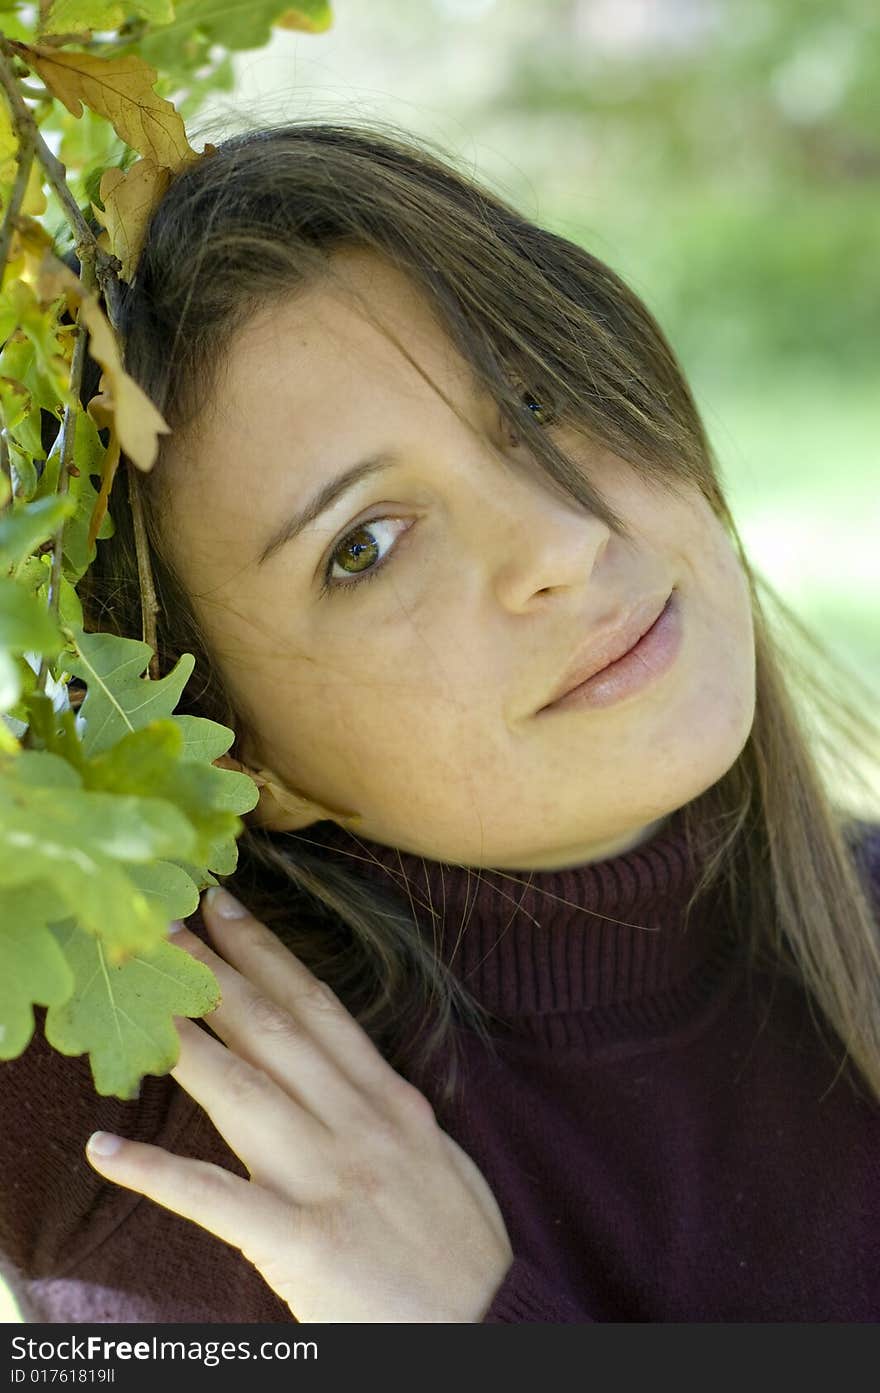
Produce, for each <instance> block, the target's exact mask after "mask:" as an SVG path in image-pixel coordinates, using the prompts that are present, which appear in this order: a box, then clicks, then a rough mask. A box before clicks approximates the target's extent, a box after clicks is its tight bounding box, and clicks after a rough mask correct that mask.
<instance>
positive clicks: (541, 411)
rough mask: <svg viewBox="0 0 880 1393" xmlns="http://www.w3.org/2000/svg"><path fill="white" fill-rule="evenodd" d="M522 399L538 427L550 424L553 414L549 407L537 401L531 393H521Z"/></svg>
mask: <svg viewBox="0 0 880 1393" xmlns="http://www.w3.org/2000/svg"><path fill="white" fill-rule="evenodd" d="M522 399H523V403H524V404H525V405H526V406H527V407H528V409H529V411H531V413H532V415H533V416H534V417H535V420H536V421H537V422H538V424H539V425H541V426H546V425H549V424H550V422H551V420H552V419H553V413H552V412H551V410H550V408H549V406H546V405H545V404H544V403H543V402H540V401H537V400H536V398H535V397H533V396H532V394H531V392H523V394H522Z"/></svg>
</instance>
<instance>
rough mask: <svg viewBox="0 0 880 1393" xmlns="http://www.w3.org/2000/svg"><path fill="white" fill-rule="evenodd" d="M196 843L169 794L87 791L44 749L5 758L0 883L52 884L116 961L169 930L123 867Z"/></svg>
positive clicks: (0, 769)
mask: <svg viewBox="0 0 880 1393" xmlns="http://www.w3.org/2000/svg"><path fill="white" fill-rule="evenodd" d="M195 841H196V836H195V832H194V829H193V828H192V826H191V825H190V823H189V822H188V821H187V819H186V818H185V817H184V816H183V814H182V813H181V812H179V810H178V809H177V808H175V807H173V806H172V805H171V804H170V803H167V802H165V801H164V800H163V799H160V798H136V797H128V796H124V795H121V794H110V793H97V792H92V791H90V790H87V789H83V788H82V786H81V782H80V776H79V774H78V773H77V771H76V770H75V769H74V768H73V766H72V765H71V764H69V763H68V762H67V760H65V759H63V758H62V757H61V756H60V755H56V754H53V753H52V752H51V751H48V750H24V751H22V752H21V753H20V754H18V755H17V756H14V757H12V758H10V757H8V756H3V755H2V754H0V888H2V890H3V892H4V894H5V892H6V890H7V889H8V888H9V887H15V886H18V885H23V884H27V883H28V882H29V881H35V882H38V883H40V882H44V883H48V884H49V885H51V887H52V888H53V889H54V890H55V892H56V893H57V895H58V897H59V898H60V899H61V900H62V901H63V903H64V905H65V906H66V908H67V910H68V912H69V913H71V914H74V915H76V916H77V918H78V920H79V922H80V923H81V924H82V925H83V926H84V927H85V928H86V929H88V931H89V932H90V933H92V934H94V935H95V936H96V937H99V938H103V939H104V940H105V942H106V944H107V952H108V955H109V957H110V959H111V960H112V961H114V962H119V961H122V960H123V959H124V958H125V957H126V956H128V955H129V954H131V953H132V952H134V951H136V950H139V949H142V948H146V947H150V946H151V945H153V944H154V943H156V942H157V941H159V939H160V938H161V936H162V934H163V933H164V932H165V930H166V929H167V919H166V918H165V917H164V916H163V915H162V914H161V913H160V912H159V911H158V909H157V907H156V906H155V904H152V903H151V902H150V901H149V900H148V899H147V898H146V896H145V895H144V894H142V893H141V891H140V890H139V889H138V888H137V886H136V885H135V884H134V883H133V881H132V880H131V878H130V876H129V875H128V874H127V870H126V866H127V864H128V863H129V862H150V861H154V860H156V859H160V858H166V857H170V856H179V855H184V856H187V855H190V854H191V852H192V848H193V845H194V843H195Z"/></svg>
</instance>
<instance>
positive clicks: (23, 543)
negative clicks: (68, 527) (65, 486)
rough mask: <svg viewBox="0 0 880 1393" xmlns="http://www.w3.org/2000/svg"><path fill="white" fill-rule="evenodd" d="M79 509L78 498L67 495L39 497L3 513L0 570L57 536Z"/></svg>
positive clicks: (6, 569) (0, 518)
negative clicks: (77, 505) (63, 524)
mask: <svg viewBox="0 0 880 1393" xmlns="http://www.w3.org/2000/svg"><path fill="white" fill-rule="evenodd" d="M75 512H76V499H74V498H70V497H68V496H67V495H65V494H53V495H52V497H51V498H38V499H36V500H35V501H34V502H33V503H26V504H24V505H21V506H18V507H15V508H13V509H12V512H8V511H7V512H5V513H4V514H3V515H2V516H0V569H2V570H5V571H8V570H9V568H10V567H11V566H18V565H20V563H21V562H22V561H23V560H24V559H25V557H26V556H28V555H29V554H30V553H31V552H32V551H34V549H35V548H36V547H38V546H40V544H41V543H42V542H46V541H48V540H49V538H50V537H52V536H54V534H55V532H57V530H58V526H59V524H60V523H61V521H62V520H63V519H64V518H66V517H70V516H71V515H72V514H73V513H75Z"/></svg>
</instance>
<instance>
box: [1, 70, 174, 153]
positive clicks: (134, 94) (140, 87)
mask: <svg viewBox="0 0 880 1393" xmlns="http://www.w3.org/2000/svg"><path fill="white" fill-rule="evenodd" d="M9 47H10V48H12V49H14V50H15V52H16V53H18V54H19V55H20V56H21V57H22V58H23V59H24V61H25V62H26V63H27V64H28V66H29V67H31V68H33V69H34V71H35V72H37V73H39V75H40V77H41V78H42V79H43V81H44V82H45V84H46V86H47V87H48V88H49V90H50V92H51V93H52V95H53V96H55V97H57V98H58V100H59V101H60V102H63V103H64V105H65V106H66V107H67V109H68V111H69V112H70V113H71V115H72V116H77V117H78V116H81V115H82V109H83V106H87V107H88V108H89V110H90V111H94V112H96V113H97V114H98V115H99V116H104V117H106V118H107V120H108V121H109V122H110V123H111V125H112V126H113V129H114V130H115V131H116V134H117V135H118V136H119V138H120V139H121V140H124V141H125V143H126V145H130V146H131V147H132V149H134V150H137V151H138V153H139V154H141V155H145V156H147V157H148V158H149V159H152V160H155V161H156V164H158V165H162V166H163V167H164V168H166V169H179V168H181V167H182V166H183V165H185V164H188V163H189V162H190V161H191V160H195V159H198V158H199V156H198V154H197V152H196V151H195V150H194V149H193V148H192V146H191V145H190V143H189V141H188V140H187V137H186V130H185V129H184V124H183V118H182V117H181V115H180V113H179V112H178V111H176V110H175V108H174V106H173V104H172V103H171V102H169V101H166V100H165V98H164V97H160V96H159V94H158V93H157V92H154V91H153V84H154V83H155V81H156V78H157V76H158V73H157V71H156V69H155V68H153V67H151V66H150V64H149V63H145V62H144V60H143V58H138V56H137V55H136V54H134V53H126V54H120V55H119V56H118V57H114V58H99V57H98V56H97V55H96V54H94V53H77V52H72V51H68V50H63V49H56V48H49V47H47V46H46V45H41V44H23V43H18V42H15V43H10V44H9Z"/></svg>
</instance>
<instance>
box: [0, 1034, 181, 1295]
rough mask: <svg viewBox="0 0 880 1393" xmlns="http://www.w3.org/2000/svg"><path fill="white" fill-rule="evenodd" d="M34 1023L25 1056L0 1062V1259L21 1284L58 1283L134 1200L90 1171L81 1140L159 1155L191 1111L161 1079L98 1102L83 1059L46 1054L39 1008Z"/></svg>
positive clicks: (170, 1083) (178, 1092)
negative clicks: (113, 1139)
mask: <svg viewBox="0 0 880 1393" xmlns="http://www.w3.org/2000/svg"><path fill="white" fill-rule="evenodd" d="M34 1015H35V1018H36V1019H35V1026H34V1033H33V1036H32V1037H31V1040H30V1042H29V1044H28V1046H27V1048H26V1049H25V1050H24V1051H23V1053H22V1054H20V1055H18V1056H17V1057H16V1058H15V1059H8V1060H0V1253H2V1255H3V1261H4V1263H5V1265H6V1266H7V1267H8V1266H9V1265H10V1264H11V1265H12V1266H13V1267H14V1268H17V1269H18V1271H19V1272H20V1273H21V1274H22V1276H24V1277H26V1278H29V1279H30V1278H40V1277H53V1276H57V1275H59V1274H61V1273H62V1272H63V1271H64V1270H65V1269H66V1268H67V1267H69V1266H70V1265H71V1264H73V1263H75V1262H76V1261H77V1260H78V1259H79V1258H80V1257H82V1256H83V1255H84V1254H85V1253H87V1252H89V1251H91V1249H93V1248H95V1247H97V1246H98V1244H99V1243H101V1242H102V1241H103V1239H104V1237H107V1236H108V1235H109V1234H110V1233H111V1232H112V1231H113V1230H114V1229H115V1228H116V1226H117V1225H118V1224H119V1223H120V1222H122V1220H123V1219H124V1218H125V1217H126V1215H127V1214H128V1213H129V1212H130V1211H131V1209H132V1208H133V1207H134V1206H135V1205H136V1204H137V1203H138V1202H139V1201H140V1200H141V1199H142V1196H140V1195H138V1194H136V1193H134V1192H133V1191H126V1190H125V1189H123V1188H122V1187H120V1186H118V1185H113V1184H112V1183H111V1182H109V1181H107V1180H104V1178H103V1177H102V1176H100V1175H99V1174H98V1172H97V1171H96V1170H94V1169H93V1167H92V1166H91V1165H90V1164H89V1162H88V1160H87V1159H86V1156H85V1144H86V1141H87V1140H88V1138H89V1135H90V1133H92V1132H93V1131H95V1130H96V1129H99V1128H100V1129H102V1130H105V1131H109V1132H118V1133H120V1135H122V1136H124V1137H130V1138H132V1139H134V1140H137V1141H148V1142H153V1143H156V1144H159V1145H166V1146H168V1145H170V1143H171V1141H172V1140H173V1137H174V1135H176V1133H177V1132H178V1131H179V1129H180V1126H181V1125H183V1124H184V1123H185V1122H186V1121H187V1120H188V1117H189V1114H190V1112H191V1111H192V1108H193V1107H194V1106H195V1104H194V1103H193V1100H192V1099H191V1098H190V1096H189V1095H188V1094H187V1093H185V1092H184V1090H183V1089H181V1088H180V1087H179V1086H178V1084H177V1082H176V1081H175V1080H174V1079H173V1078H172V1077H171V1075H170V1074H165V1075H161V1076H159V1075H151V1074H148V1075H146V1076H145V1077H144V1078H143V1079H142V1080H141V1085H140V1093H139V1095H138V1097H137V1098H134V1099H128V1100H122V1099H120V1098H114V1097H104V1096H102V1095H101V1094H98V1093H97V1092H96V1091H95V1086H94V1081H93V1079H92V1071H91V1064H90V1061H89V1057H88V1055H86V1054H82V1055H75V1056H71V1055H63V1054H61V1053H59V1051H58V1050H55V1049H53V1048H52V1046H51V1045H49V1044H48V1042H47V1040H46V1038H45V1035H44V1024H45V1017H46V1008H45V1007H41V1006H36V1007H35V1008H34Z"/></svg>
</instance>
